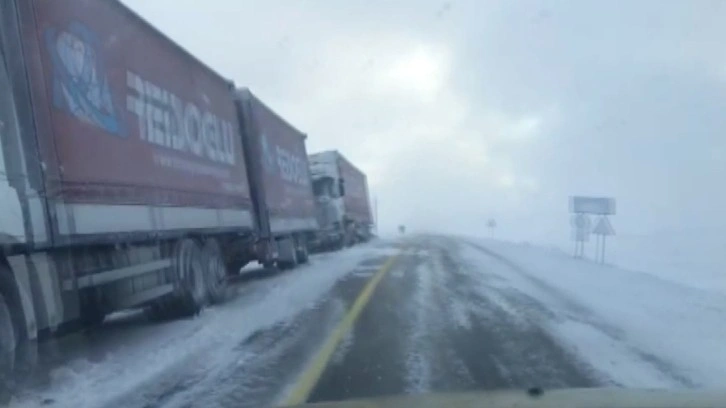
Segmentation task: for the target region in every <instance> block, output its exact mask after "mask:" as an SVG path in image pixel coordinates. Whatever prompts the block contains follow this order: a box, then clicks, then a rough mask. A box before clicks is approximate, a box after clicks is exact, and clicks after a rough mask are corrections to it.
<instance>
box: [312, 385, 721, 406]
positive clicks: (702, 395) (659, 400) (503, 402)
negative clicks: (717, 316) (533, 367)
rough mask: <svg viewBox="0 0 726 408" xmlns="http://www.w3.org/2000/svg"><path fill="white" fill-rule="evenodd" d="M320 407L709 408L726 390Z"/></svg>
mask: <svg viewBox="0 0 726 408" xmlns="http://www.w3.org/2000/svg"><path fill="white" fill-rule="evenodd" d="M301 407H308V408H310V407H320V408H434V407H446V408H471V407H485V408H515V407H516V408H567V407H573V408H575V407H577V408H595V407H597V408H609V407H615V408H620V407H623V408H626V407H627V408H671V407H672V408H705V407H726V390H722V391H716V390H708V391H685V390H680V391H675V390H633V389H615V388H608V389H603V388H592V389H566V390H552V391H547V390H545V391H539V390H531V391H530V392H526V391H490V392H467V393H447V394H422V395H408V396H395V397H380V398H371V399H362V400H347V401H339V402H323V403H315V404H305V405H301Z"/></svg>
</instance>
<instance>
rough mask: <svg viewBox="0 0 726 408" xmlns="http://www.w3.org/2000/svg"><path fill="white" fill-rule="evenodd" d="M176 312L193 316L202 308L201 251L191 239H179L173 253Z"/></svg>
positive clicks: (203, 295)
mask: <svg viewBox="0 0 726 408" xmlns="http://www.w3.org/2000/svg"><path fill="white" fill-rule="evenodd" d="M174 255H175V256H174V272H175V274H176V276H175V277H176V279H177V282H176V285H177V287H176V296H177V303H178V309H177V310H178V313H179V314H181V315H183V316H193V315H195V314H197V313H199V311H200V310H201V309H202V307H203V306H204V303H205V298H206V293H205V289H206V287H205V284H204V267H203V259H202V251H201V250H200V249H199V246H198V245H197V243H196V242H194V241H193V240H191V239H184V240H181V241H179V243H178V244H177V246H176V248H175V253H174Z"/></svg>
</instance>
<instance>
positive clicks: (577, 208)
mask: <svg viewBox="0 0 726 408" xmlns="http://www.w3.org/2000/svg"><path fill="white" fill-rule="evenodd" d="M570 212H572V213H583V214H598V215H614V214H615V199H614V198H609V197H585V196H574V197H570Z"/></svg>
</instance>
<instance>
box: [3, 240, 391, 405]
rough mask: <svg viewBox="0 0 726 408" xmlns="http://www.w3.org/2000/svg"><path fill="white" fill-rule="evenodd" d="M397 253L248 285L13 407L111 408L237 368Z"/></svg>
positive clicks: (76, 365)
mask: <svg viewBox="0 0 726 408" xmlns="http://www.w3.org/2000/svg"><path fill="white" fill-rule="evenodd" d="M395 251H396V249H395V248H393V247H391V246H390V245H388V244H387V243H385V242H382V241H376V242H374V243H370V244H367V245H361V246H358V247H354V248H350V249H347V250H345V251H342V252H339V253H333V254H324V255H320V256H315V257H313V258H312V260H311V264H310V265H307V266H303V267H300V268H298V269H296V270H294V271H291V272H289V273H284V274H280V275H278V276H275V277H271V278H269V279H265V280H261V281H258V282H254V283H251V284H245V285H243V286H242V287H241V289H240V293H239V296H237V297H236V298H234V299H233V300H231V301H230V302H228V303H227V304H225V305H222V306H220V307H215V308H209V309H206V310H204V311H203V313H202V314H201V315H200V316H199V317H197V318H194V319H187V320H179V321H173V322H169V323H165V324H158V325H147V326H144V327H142V328H139V329H138V330H137V332H136V333H133V334H132V337H133V341H128V339H125V341H124V340H121V339H119V341H120V342H121V343H122V344H123V345H122V346H119V347H114V348H113V349H112V351H110V352H108V353H105V356H104V357H103V358H102V359H101V360H100V361H90V360H89V358H84V357H82V356H81V357H79V358H76V359H74V360H72V361H70V362H68V363H67V364H64V365H63V366H62V367H60V368H57V369H54V370H53V371H52V372H51V379H52V383H51V385H50V387H48V388H46V389H44V390H42V391H36V390H33V391H31V392H30V395H29V396H27V397H23V398H21V399H19V400H15V401H13V402H12V403H11V407H33V406H41V405H45V404H43V401H44V400H48V401H52V402H53V404H52V406H54V407H74V408H76V407H77V408H82V407H89V408H90V407H99V406H105V405H107V404H108V403H111V402H113V401H116V400H117V399H118V398H120V397H122V396H125V395H127V394H132V393H133V392H134V390H137V389H139V388H140V387H143V386H144V385H145V384H148V383H151V382H153V381H154V380H155V379H158V378H159V377H163V376H164V375H165V373H173V372H174V371H175V370H182V369H183V370H195V369H199V368H200V366H204V367H215V366H216V365H217V363H219V365H220V366H224V364H225V363H227V364H228V363H229V361H222V360H225V359H228V356H229V355H232V354H233V353H231V351H232V350H233V349H234V348H235V347H239V344H240V343H241V342H242V341H243V340H244V339H245V338H247V337H248V336H250V335H251V334H253V333H254V332H256V331H257V330H261V329H265V328H268V327H271V326H273V325H275V324H279V323H281V322H284V321H287V320H288V319H291V318H293V317H294V316H295V315H297V314H298V313H300V312H301V311H303V310H305V309H306V308H309V307H311V306H313V305H315V304H316V302H318V301H320V300H321V299H323V298H324V296H325V294H326V293H328V292H329V291H330V289H331V288H332V287H333V286H334V285H335V283H336V282H337V281H338V280H339V279H340V278H342V277H344V276H346V275H347V274H349V273H351V272H352V271H353V270H354V269H355V268H356V266H357V265H358V264H359V263H361V262H362V261H364V260H367V259H370V258H373V257H380V256H385V255H389V254H393V253H395ZM121 335H122V336H123V333H121ZM241 354H242V355H244V353H241ZM237 355H240V353H239V352H238V353H237ZM216 360H220V361H216ZM237 363H238V364H241V363H243V362H239V361H238V362H237Z"/></svg>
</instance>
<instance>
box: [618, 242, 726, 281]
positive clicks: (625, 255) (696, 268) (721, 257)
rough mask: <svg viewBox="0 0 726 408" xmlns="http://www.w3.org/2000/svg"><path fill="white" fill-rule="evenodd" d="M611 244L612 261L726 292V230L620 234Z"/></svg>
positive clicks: (662, 276) (663, 276)
mask: <svg viewBox="0 0 726 408" xmlns="http://www.w3.org/2000/svg"><path fill="white" fill-rule="evenodd" d="M608 247H609V248H608V253H607V261H608V263H611V264H614V265H618V266H621V267H623V268H626V269H631V270H636V271H642V272H646V273H649V274H652V275H656V276H659V277H661V278H664V279H668V280H672V281H674V282H678V283H680V284H683V285H687V286H691V287H694V288H698V289H706V290H711V291H717V292H721V293H726V231H671V232H668V231H664V232H661V233H658V234H650V235H619V236H616V237H613V238H612V239H610V240H608Z"/></svg>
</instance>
